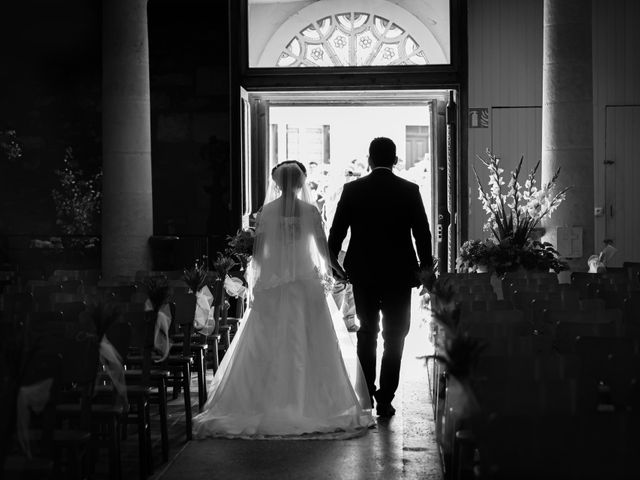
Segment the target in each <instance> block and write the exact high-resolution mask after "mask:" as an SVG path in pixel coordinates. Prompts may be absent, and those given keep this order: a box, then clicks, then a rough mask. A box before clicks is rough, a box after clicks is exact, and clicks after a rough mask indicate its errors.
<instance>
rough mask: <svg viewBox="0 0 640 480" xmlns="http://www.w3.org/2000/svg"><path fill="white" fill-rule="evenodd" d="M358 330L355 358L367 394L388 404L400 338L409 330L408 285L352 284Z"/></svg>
mask: <svg viewBox="0 0 640 480" xmlns="http://www.w3.org/2000/svg"><path fill="white" fill-rule="evenodd" d="M353 296H354V298H355V303H356V314H357V315H358V319H359V320H360V330H358V358H359V360H360V364H361V365H362V370H363V373H364V377H365V380H366V382H367V387H368V388H369V394H370V395H371V396H372V397H375V399H376V401H377V402H378V403H391V400H392V399H393V397H394V395H395V392H396V389H397V388H398V382H399V379H400V363H401V361H402V350H403V348H404V339H405V337H406V336H407V333H409V322H410V317H411V287H404V286H402V287H398V286H384V285H371V284H358V283H354V284H353ZM380 314H382V338H383V340H384V351H383V353H382V365H381V367H380V388H379V389H378V390H377V391H376V385H375V383H376V350H377V346H378V332H379V331H380Z"/></svg>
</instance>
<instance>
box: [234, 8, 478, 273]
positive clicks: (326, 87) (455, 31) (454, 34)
mask: <svg viewBox="0 0 640 480" xmlns="http://www.w3.org/2000/svg"><path fill="white" fill-rule="evenodd" d="M467 1H468V0H450V19H451V26H450V36H451V38H450V41H451V63H450V64H448V65H426V66H394V67H367V68H357V67H329V68H318V69H310V68H306V69H304V68H303V69H301V68H298V69H287V68H270V69H267V68H248V48H247V46H248V39H247V28H246V27H245V26H246V25H247V2H246V1H245V0H228V3H227V5H228V14H229V59H230V61H229V140H230V141H229V159H230V162H231V165H230V170H231V181H232V184H233V185H232V186H231V192H232V194H231V206H232V208H231V215H232V222H231V223H232V224H234V225H235V226H237V227H240V226H242V213H241V212H239V211H238V210H239V208H241V206H242V191H241V188H238V186H240V185H241V180H242V165H241V164H242V160H243V159H242V145H243V144H242V138H243V133H242V132H243V129H244V127H245V125H244V122H243V120H242V99H241V94H240V92H241V89H245V90H246V91H247V92H249V93H254V92H260V91H263V92H264V91H270V92H288V95H292V94H293V93H295V92H298V93H303V92H312V91H327V92H328V91H345V92H351V94H355V93H356V92H358V91H367V92H377V93H380V95H382V96H384V94H385V92H389V91H405V90H406V91H411V90H422V91H425V90H447V91H448V90H453V91H455V92H457V93H456V99H455V100H456V105H457V109H456V115H455V117H456V118H455V122H456V126H457V128H456V129H455V144H456V151H455V154H456V155H455V159H454V164H455V171H456V172H458V173H461V174H458V175H457V176H456V178H455V179H454V182H455V185H456V187H457V188H456V189H455V190H456V191H455V200H456V202H455V203H456V206H455V207H454V212H455V216H452V217H451V223H452V225H451V230H452V233H453V232H455V234H456V239H457V248H456V249H455V252H454V253H457V250H458V249H459V246H460V243H461V242H463V241H464V240H466V238H467V235H468V208H467V205H468V202H469V193H468V177H467V175H466V172H467V167H468V161H467V143H468V141H467V123H468V42H467ZM252 115H253V113H252ZM252 148H253V147H252ZM252 153H253V154H260V152H257V151H256V152H253V151H252ZM256 173H258V174H260V172H256ZM432 229H434V230H435V226H434V227H432ZM433 234H434V238H435V236H436V233H435V231H434V232H433ZM450 262H451V259H450Z"/></svg>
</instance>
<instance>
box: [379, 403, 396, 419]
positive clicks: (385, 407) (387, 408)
mask: <svg viewBox="0 0 640 480" xmlns="http://www.w3.org/2000/svg"><path fill="white" fill-rule="evenodd" d="M376 413H377V414H378V416H379V417H383V418H390V417H393V416H394V415H395V414H396V409H395V408H393V406H392V405H391V404H390V403H379V404H378V405H376Z"/></svg>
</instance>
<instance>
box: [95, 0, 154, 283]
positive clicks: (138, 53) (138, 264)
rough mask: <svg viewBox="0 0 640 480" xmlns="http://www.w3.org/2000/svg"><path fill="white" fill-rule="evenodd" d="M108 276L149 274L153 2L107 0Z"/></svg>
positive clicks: (105, 243)
mask: <svg viewBox="0 0 640 480" xmlns="http://www.w3.org/2000/svg"><path fill="white" fill-rule="evenodd" d="M102 6H103V8H102V11H103V18H102V45H103V46H102V55H103V60H102V69H103V71H102V165H103V179H102V180H103V187H102V188H103V190H102V191H103V198H102V272H103V277H105V278H111V277H113V276H114V275H133V274H135V272H136V271H137V270H145V269H148V268H149V264H150V262H149V259H150V255H149V247H148V241H149V237H150V236H151V235H152V234H153V202H152V190H151V118H150V93H149V42H148V35H147V0H103V4H102Z"/></svg>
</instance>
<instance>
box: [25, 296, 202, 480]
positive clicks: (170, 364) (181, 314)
mask: <svg viewBox="0 0 640 480" xmlns="http://www.w3.org/2000/svg"><path fill="white" fill-rule="evenodd" d="M172 312H173V315H174V322H175V323H179V324H180V325H181V326H182V327H183V343H182V344H180V345H178V344H175V345H174V346H173V351H172V352H171V354H170V355H169V357H168V358H167V359H166V360H165V361H164V362H162V363H160V364H154V365H153V368H151V367H150V365H151V364H150V363H149V362H148V361H147V358H146V353H145V351H144V350H143V349H141V348H140V347H141V345H143V346H144V347H145V348H147V349H149V351H150V345H152V343H153V341H152V337H148V335H147V334H144V333H141V331H140V330H139V329H137V330H136V328H131V329H130V331H127V329H126V328H124V329H123V328H122V327H124V326H130V327H135V326H140V325H141V324H143V323H145V322H146V324H148V330H149V331H150V332H151V335H153V323H154V322H155V313H154V312H143V311H140V312H128V313H124V314H121V315H120V321H118V322H117V323H116V324H114V326H116V327H120V328H116V329H115V330H114V328H113V327H112V328H110V329H109V331H107V333H106V336H107V337H108V338H109V340H110V342H111V343H112V344H113V345H114V346H115V347H116V349H117V350H118V352H119V354H120V355H121V357H122V358H123V360H124V364H125V367H126V372H125V378H126V380H127V396H128V398H129V408H128V410H129V413H125V410H123V409H121V408H119V407H118V408H116V406H114V405H113V403H112V402H110V401H109V399H110V398H111V397H112V396H113V395H112V394H113V387H112V386H109V384H108V377H107V376H106V375H105V374H104V373H99V374H98V378H99V379H100V380H101V382H99V383H100V386H98V387H95V389H94V391H93V393H92V397H93V398H96V399H100V400H101V401H100V402H99V403H98V404H97V405H95V406H94V407H92V409H91V414H92V417H95V424H94V425H93V427H92V429H91V430H90V431H97V430H96V428H97V427H99V426H104V429H106V431H108V432H109V435H106V436H105V437H104V438H105V439H106V440H109V441H110V442H111V444H110V445H109V447H110V448H109V459H110V476H111V478H121V472H120V471H119V470H120V466H119V459H120V452H119V449H120V447H119V443H120V442H119V439H120V433H119V432H120V430H121V429H122V428H125V425H126V424H127V423H133V424H136V425H137V426H138V434H139V461H140V478H146V477H147V476H148V475H149V474H150V473H151V472H152V466H153V463H152V461H151V458H150V452H151V445H150V434H149V429H150V428H151V427H150V422H149V408H150V405H152V404H156V405H157V406H158V408H159V418H160V433H161V435H160V436H161V449H162V458H163V461H167V460H168V455H169V452H168V448H169V443H168V432H167V421H168V420H167V398H166V397H167V388H170V387H171V386H173V387H179V388H180V389H181V390H182V392H183V396H184V404H185V430H186V436H187V439H190V438H191V417H192V412H191V387H190V383H191V370H192V368H194V359H197V355H194V354H193V350H192V347H191V345H190V341H191V331H190V330H191V325H192V322H193V315H194V312H195V297H194V296H193V295H181V296H178V297H176V299H175V304H174V306H172ZM34 315H37V314H36V313H31V314H29V315H28V316H26V317H25V319H24V322H22V323H23V325H25V328H27V329H29V330H30V331H31V332H37V333H40V334H43V333H46V335H44V334H43V335H41V338H47V341H49V342H53V341H54V340H53V339H54V338H55V335H51V333H50V332H51V331H52V330H55V328H56V327H57V326H59V325H66V327H65V328H67V329H68V328H69V326H71V328H76V327H77V326H78V325H81V324H82V320H77V319H76V320H74V321H66V322H65V321H60V317H58V318H53V317H52V318H48V319H47V321H43V319H42V318H39V319H36V318H35V317H34ZM82 318H85V319H86V318H87V315H84V316H83V317H82ZM88 336H89V337H90V336H91V335H90V334H89V335H88ZM145 338H146V340H145ZM129 342H130V343H129ZM130 345H133V346H134V347H137V350H138V353H136V352H133V351H131V350H130V348H129V346H130ZM76 363H81V364H87V361H84V362H76ZM89 363H90V364H91V363H92V362H89ZM145 363H149V365H148V366H147V367H148V368H147V370H148V372H147V373H146V374H145ZM196 363H197V361H196ZM196 368H197V367H196ZM203 373H205V372H203ZM145 375H146V377H145ZM143 377H145V378H143ZM95 378H96V377H95V376H94V381H95ZM140 385H142V386H140ZM199 387H202V388H203V392H202V394H201V396H200V398H199V400H200V402H199V403H200V404H202V402H203V401H204V399H206V383H205V382H204V376H203V377H202V381H200V378H199ZM102 400H104V401H105V402H106V403H104V402H102ZM56 408H57V410H56V412H57V414H58V416H62V417H74V418H75V417H78V416H79V415H80V410H79V409H78V404H77V403H73V404H65V405H62V406H60V405H58V406H57V407H56ZM98 430H100V429H98ZM94 440H96V441H98V440H99V439H98V438H97V437H96V438H95V439H94ZM78 478H79V477H78Z"/></svg>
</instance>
